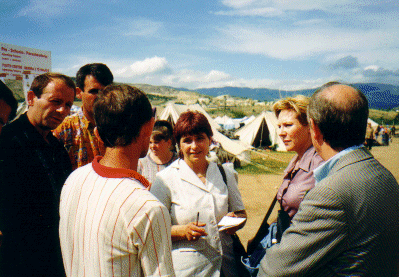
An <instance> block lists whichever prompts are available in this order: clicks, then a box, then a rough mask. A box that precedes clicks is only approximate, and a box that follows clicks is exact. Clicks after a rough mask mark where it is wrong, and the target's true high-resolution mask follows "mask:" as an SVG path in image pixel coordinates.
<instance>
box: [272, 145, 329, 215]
mask: <svg viewBox="0 0 399 277" xmlns="http://www.w3.org/2000/svg"><path fill="white" fill-rule="evenodd" d="M323 162H324V161H323V159H322V158H321V157H320V156H319V154H317V152H316V150H315V149H314V147H313V146H311V147H309V148H308V150H306V152H305V153H304V154H303V156H302V158H301V159H300V160H299V161H298V155H295V157H294V158H292V160H291V162H290V164H289V165H288V166H287V168H286V169H285V171H284V180H283V183H282V184H281V186H280V188H279V190H278V192H277V200H278V201H279V202H280V204H281V206H282V208H283V209H284V210H285V211H286V212H287V213H288V215H289V216H290V217H291V218H292V217H293V216H294V215H295V214H296V212H297V211H298V208H299V204H300V203H301V201H302V199H303V198H304V197H305V195H306V193H307V192H308V191H309V190H311V189H312V188H313V187H314V185H315V179H314V177H313V170H314V169H315V168H317V167H318V166H319V165H321V164H322V163H323Z"/></svg>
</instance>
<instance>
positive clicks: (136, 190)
mask: <svg viewBox="0 0 399 277" xmlns="http://www.w3.org/2000/svg"><path fill="white" fill-rule="evenodd" d="M94 117H95V119H96V122H97V124H98V125H97V128H96V129H95V133H96V135H97V136H99V137H100V138H101V140H102V141H104V144H105V147H106V150H105V154H104V157H100V156H97V157H95V159H94V160H93V162H92V163H90V164H87V165H85V166H83V167H80V168H78V169H77V170H75V171H74V172H73V173H72V174H71V175H70V176H69V177H68V179H67V181H66V182H65V185H64V188H63V189H62V193H61V203H60V217H61V220H60V240H61V248H62V254H63V260H64V266H65V271H66V273H67V275H68V276H174V271H173V264H172V254H171V245H172V244H171V226H170V224H171V219H170V216H169V212H168V210H167V209H166V207H165V206H164V205H163V204H161V203H160V202H159V201H158V199H157V198H155V196H154V195H152V194H151V193H150V192H149V191H148V186H149V182H148V181H147V179H145V178H144V177H143V176H141V175H140V174H139V173H137V163H138V159H139V158H141V157H144V156H145V155H146V154H147V151H148V145H149V141H150V135H151V132H152V128H153V126H154V118H153V115H152V110H151V104H150V102H149V100H148V98H147V97H146V96H145V94H144V93H143V92H142V91H141V90H139V89H137V88H134V87H131V86H128V85H109V86H107V87H106V88H105V89H104V90H103V91H102V92H100V94H99V97H98V99H97V101H96V104H95V105H94Z"/></svg>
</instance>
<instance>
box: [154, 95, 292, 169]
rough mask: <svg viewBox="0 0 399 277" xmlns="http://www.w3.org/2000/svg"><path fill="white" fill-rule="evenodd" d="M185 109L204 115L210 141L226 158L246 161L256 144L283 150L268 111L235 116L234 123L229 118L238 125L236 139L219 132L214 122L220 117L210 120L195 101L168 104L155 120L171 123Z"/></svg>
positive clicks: (271, 114)
mask: <svg viewBox="0 0 399 277" xmlns="http://www.w3.org/2000/svg"><path fill="white" fill-rule="evenodd" d="M188 110H192V111H199V112H201V113H203V114H204V115H205V116H206V118H207V119H208V121H209V123H210V125H211V127H212V131H213V138H214V140H215V141H217V142H218V143H219V144H220V146H221V147H222V148H223V150H224V151H225V152H227V153H226V154H227V155H228V156H229V157H227V156H226V158H225V159H226V160H229V161H231V159H238V160H239V161H240V162H241V163H248V162H250V151H251V150H252V149H253V148H254V147H255V148H257V147H260V146H268V147H270V148H273V149H275V150H277V151H286V148H285V145H284V143H283V141H282V140H281V138H280V137H279V136H278V127H277V119H276V117H275V115H274V114H273V113H272V112H268V111H264V112H262V113H261V114H260V115H258V116H256V117H255V116H252V117H251V118H244V119H239V120H236V122H234V121H233V120H231V122H230V121H229V124H234V126H240V125H241V126H242V127H241V128H239V129H238V130H237V131H236V132H235V133H234V135H235V136H236V137H238V140H233V139H230V138H228V137H226V136H225V135H223V134H222V133H221V132H219V130H220V129H221V125H220V123H218V122H220V119H217V120H215V119H213V118H212V117H211V116H210V115H209V114H208V113H207V112H206V111H205V110H204V109H203V108H202V107H201V106H200V105H199V104H194V105H181V104H174V103H169V104H168V105H167V106H166V107H165V109H164V110H163V111H162V113H161V115H159V119H161V120H167V121H169V122H171V123H172V125H174V124H175V123H176V122H177V119H178V118H179V116H180V114H181V113H183V112H185V111H188ZM232 129H233V128H232ZM234 129H235V128H234Z"/></svg>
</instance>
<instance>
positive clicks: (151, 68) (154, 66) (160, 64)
mask: <svg viewBox="0 0 399 277" xmlns="http://www.w3.org/2000/svg"><path fill="white" fill-rule="evenodd" d="M167 68H168V61H167V60H166V59H165V58H160V57H157V56H155V57H153V58H147V59H145V60H144V61H137V62H135V63H133V64H132V65H131V66H130V69H131V72H132V74H133V75H147V74H154V73H158V72H162V71H164V70H165V69H167Z"/></svg>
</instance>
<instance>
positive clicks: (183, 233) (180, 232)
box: [172, 222, 208, 241]
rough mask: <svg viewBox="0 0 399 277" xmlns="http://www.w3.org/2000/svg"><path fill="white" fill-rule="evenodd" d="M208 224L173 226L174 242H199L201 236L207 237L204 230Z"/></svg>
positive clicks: (193, 223)
mask: <svg viewBox="0 0 399 277" xmlns="http://www.w3.org/2000/svg"><path fill="white" fill-rule="evenodd" d="M205 225H206V224H205V223H201V222H198V225H197V223H196V222H191V223H189V224H187V225H173V226H172V241H178V240H188V241H197V240H199V238H200V237H201V236H207V235H208V234H207V233H206V232H205V229H204V228H202V227H204V226H205Z"/></svg>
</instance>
